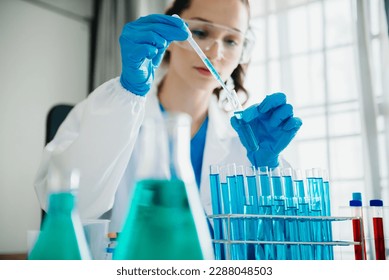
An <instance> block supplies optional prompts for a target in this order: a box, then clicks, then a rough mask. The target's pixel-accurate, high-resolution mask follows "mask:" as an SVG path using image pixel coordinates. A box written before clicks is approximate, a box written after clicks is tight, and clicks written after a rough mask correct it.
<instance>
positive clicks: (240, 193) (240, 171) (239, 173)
mask: <svg viewBox="0 0 389 280" xmlns="http://www.w3.org/2000/svg"><path fill="white" fill-rule="evenodd" d="M245 189H246V187H245V182H244V168H243V166H242V165H239V166H236V195H237V213H236V214H243V206H244V205H245V204H246V190H245Z"/></svg>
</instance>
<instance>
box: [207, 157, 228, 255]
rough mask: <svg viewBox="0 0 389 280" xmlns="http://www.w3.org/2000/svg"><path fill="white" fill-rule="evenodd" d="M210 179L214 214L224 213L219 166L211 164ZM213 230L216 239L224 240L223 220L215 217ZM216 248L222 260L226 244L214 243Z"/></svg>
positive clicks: (216, 253) (216, 252)
mask: <svg viewBox="0 0 389 280" xmlns="http://www.w3.org/2000/svg"><path fill="white" fill-rule="evenodd" d="M209 181H210V188H211V199H212V212H213V214H214V215H219V214H221V213H222V205H221V201H222V198H221V193H220V190H221V185H220V174H219V166H218V165H211V166H210V172H209ZM213 232H214V239H215V240H223V238H224V236H223V227H222V220H220V219H213ZM214 250H215V259H216V260H222V259H224V258H225V256H224V246H223V244H221V243H214Z"/></svg>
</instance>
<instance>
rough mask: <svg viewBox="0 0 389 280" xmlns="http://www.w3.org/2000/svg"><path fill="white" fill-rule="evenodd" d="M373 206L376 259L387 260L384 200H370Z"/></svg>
mask: <svg viewBox="0 0 389 280" xmlns="http://www.w3.org/2000/svg"><path fill="white" fill-rule="evenodd" d="M370 207H371V208H372V217H373V230H374V248H375V258H376V260H385V259H386V254H385V238H384V224H383V202H382V200H380V199H372V200H370Z"/></svg>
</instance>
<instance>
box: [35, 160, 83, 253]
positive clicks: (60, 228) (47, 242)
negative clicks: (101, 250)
mask: <svg viewBox="0 0 389 280" xmlns="http://www.w3.org/2000/svg"><path fill="white" fill-rule="evenodd" d="M78 183H79V173H78V172H77V171H71V172H64V171H63V170H60V169H58V168H55V167H54V166H51V167H50V172H49V177H48V184H49V186H50V189H51V193H50V195H49V197H48V199H49V200H48V211H47V214H46V216H45V218H44V220H43V223H42V229H41V232H40V233H39V236H38V239H37V241H36V243H35V245H34V247H33V248H32V250H31V252H30V253H29V255H28V259H29V260H89V259H91V254H90V251H89V247H88V245H87V241H86V238H85V233H84V230H83V228H82V224H81V220H80V218H79V215H78V212H77V207H76V196H75V194H74V192H75V191H77V189H78Z"/></svg>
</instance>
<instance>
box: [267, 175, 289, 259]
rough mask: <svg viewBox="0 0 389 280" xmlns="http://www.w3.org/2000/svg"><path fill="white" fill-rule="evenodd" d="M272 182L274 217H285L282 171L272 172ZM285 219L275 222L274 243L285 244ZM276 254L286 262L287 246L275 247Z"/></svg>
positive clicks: (277, 257)
mask: <svg viewBox="0 0 389 280" xmlns="http://www.w3.org/2000/svg"><path fill="white" fill-rule="evenodd" d="M270 182H271V186H272V189H273V210H272V214H273V215H275V216H276V215H280V216H284V215H285V196H284V192H283V188H282V180H281V170H280V169H279V168H274V169H271V170H270ZM285 234H286V228H285V219H283V218H282V219H274V220H273V238H274V241H280V242H285ZM275 254H276V259H277V260H286V246H285V245H275Z"/></svg>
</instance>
